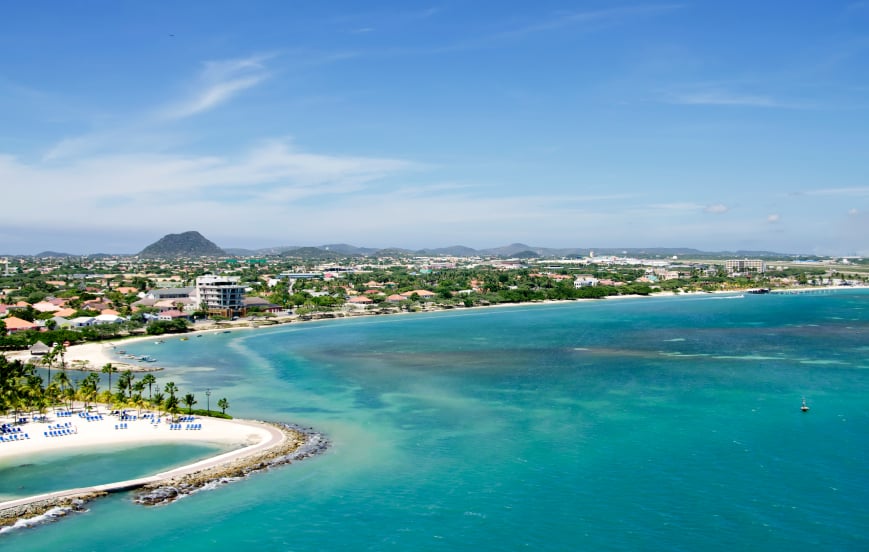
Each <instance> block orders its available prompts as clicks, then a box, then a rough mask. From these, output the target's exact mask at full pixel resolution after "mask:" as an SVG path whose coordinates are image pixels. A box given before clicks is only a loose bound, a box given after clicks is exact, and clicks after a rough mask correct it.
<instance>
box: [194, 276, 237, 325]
mask: <svg viewBox="0 0 869 552" xmlns="http://www.w3.org/2000/svg"><path fill="white" fill-rule="evenodd" d="M238 282H239V278H238V276H214V275H206V276H199V277H198V278H196V301H197V303H198V304H199V305H200V307H201V308H204V309H205V310H207V311H208V312H209V313H211V314H220V315H223V316H233V315H236V314H239V313H240V312H242V310H243V308H244V303H243V301H244V286H242V285H239V283H238Z"/></svg>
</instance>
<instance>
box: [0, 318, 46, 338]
mask: <svg viewBox="0 0 869 552" xmlns="http://www.w3.org/2000/svg"><path fill="white" fill-rule="evenodd" d="M3 322H4V323H5V324H6V333H10V334H11V333H15V332H23V331H24V330H35V329H37V328H38V327H39V326H37V325H36V324H34V323H33V322H28V321H27V320H22V319H21V318H18V317H17V316H7V317H6V318H4V319H3Z"/></svg>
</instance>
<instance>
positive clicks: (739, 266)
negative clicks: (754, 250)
mask: <svg viewBox="0 0 869 552" xmlns="http://www.w3.org/2000/svg"><path fill="white" fill-rule="evenodd" d="M724 267H725V268H726V269H727V273H728V274H742V273H745V272H759V273H760V274H763V273H764V272H766V263H764V262H763V260H762V259H731V260H727V261H724Z"/></svg>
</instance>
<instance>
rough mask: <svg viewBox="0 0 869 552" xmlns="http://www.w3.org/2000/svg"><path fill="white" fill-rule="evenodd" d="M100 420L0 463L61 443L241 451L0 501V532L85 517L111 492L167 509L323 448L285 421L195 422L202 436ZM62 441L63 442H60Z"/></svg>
mask: <svg viewBox="0 0 869 552" xmlns="http://www.w3.org/2000/svg"><path fill="white" fill-rule="evenodd" d="M103 417H104V419H103V420H101V421H96V422H83V423H82V424H91V425H89V426H85V425H82V424H75V425H76V426H77V428H76V429H77V430H80V431H81V432H80V433H79V432H76V433H73V434H71V435H68V436H64V437H45V436H40V435H36V434H34V435H33V436H32V438H30V439H28V440H25V441H23V442H20V443H19V442H16V443H9V444H8V445H5V446H4V447H2V448H0V458H4V459H11V458H17V457H19V456H22V457H26V456H27V455H29V454H34V453H38V452H41V451H45V450H48V449H47V448H46V446H47V447H49V448H50V450H56V448H57V445H58V444H61V443H64V442H65V443H67V444H68V445H67V447H65V449H66V450H73V449H75V448H78V447H81V448H88V447H94V446H98V445H100V444H105V443H107V442H110V443H112V444H146V445H147V444H157V443H164V442H172V441H180V442H190V441H196V442H205V443H222V444H232V445H241V448H237V449H235V450H231V451H228V452H224V453H221V454H219V455H217V456H211V457H208V458H205V459H202V460H198V461H195V462H193V463H190V464H187V465H184V466H180V467H177V468H172V469H170V470H167V471H164V472H160V473H157V474H154V475H151V476H146V477H141V478H138V479H133V480H127V481H119V482H112V483H106V484H101V485H94V486H89V487H84V488H76V489H65V490H60V491H54V492H50V493H43V494H40V495H34V496H29V497H21V498H16V499H12V500H8V501H5V502H0V533H2V532H5V531H8V530H12V529H15V528H22V527H28V526H31V525H36V524H40V523H46V522H50V521H54V520H56V519H58V518H60V517H63V516H65V515H67V514H69V513H72V512H79V511H83V510H84V509H85V505H86V504H87V503H88V502H90V501H91V500H94V499H97V498H100V497H102V496H106V495H107V494H110V493H116V492H125V491H130V490H137V491H138V492H137V495H136V497H135V499H134V501H135V502H137V503H138V504H142V505H147V506H154V505H160V504H168V503H170V502H172V501H174V500H176V499H177V498H180V497H182V496H185V495H188V494H192V493H194V492H197V491H199V490H203V489H206V488H214V487H216V486H218V485H221V484H224V483H228V482H230V481H234V480H237V479H240V478H243V477H246V476H248V475H250V474H252V473H256V472H259V471H262V470H266V469H269V468H271V467H276V466H280V465H283V464H288V463H291V462H293V461H296V460H302V459H304V458H308V457H310V456H313V455H316V454H319V453H321V452H323V451H324V450H325V449H326V448H327V447H328V444H329V443H328V440H327V439H326V438H325V437H324V436H323V435H322V434H320V433H317V432H315V431H314V430H313V429H311V428H301V427H298V426H293V425H289V424H283V423H274V422H261V421H255V420H224V419H219V418H199V419H197V420H196V421H197V423H199V424H201V426H202V427H203V429H202V430H194V431H185V430H180V431H177V430H175V431H173V430H170V429H169V427H168V425H167V426H166V427H154V424H152V423H150V422H147V421H146V420H147V418H145V419H141V420H137V421H134V422H128V424H131V425H132V427H131V428H130V429H132V431H131V430H130V429H127V430H115V429H113V425H114V423H115V420H113V419H107V417H106V415H105V414H104V415H103ZM54 423H57V422H54ZM136 424H139V425H138V426H136ZM182 425H183V424H182ZM137 430H138V431H137ZM76 438H79V441H78V442H75V439H76ZM67 439H68V441H64V440H67ZM70 444H71V445H70ZM18 445H21V446H18ZM28 445H29V446H28Z"/></svg>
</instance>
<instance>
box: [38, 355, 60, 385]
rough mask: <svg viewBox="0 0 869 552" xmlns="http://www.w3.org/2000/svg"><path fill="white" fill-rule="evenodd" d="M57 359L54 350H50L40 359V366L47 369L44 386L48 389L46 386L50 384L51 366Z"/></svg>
mask: <svg viewBox="0 0 869 552" xmlns="http://www.w3.org/2000/svg"><path fill="white" fill-rule="evenodd" d="M56 357H57V353H55V352H54V349H51V350H50V351H48V352H47V353H45V355H44V356H43V357H42V360H41V361H40V362H41V363H42V364H45V366H46V367H47V368H48V380H47V381H46V383H45V386H46V387H48V384H49V383H51V365H52V364H54V359H55V358H56Z"/></svg>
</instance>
